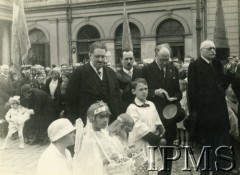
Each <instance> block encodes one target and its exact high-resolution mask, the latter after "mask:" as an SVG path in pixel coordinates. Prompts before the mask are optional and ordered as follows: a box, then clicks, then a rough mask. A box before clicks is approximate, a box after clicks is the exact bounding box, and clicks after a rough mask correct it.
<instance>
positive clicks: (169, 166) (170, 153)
mask: <svg viewBox="0 0 240 175" xmlns="http://www.w3.org/2000/svg"><path fill="white" fill-rule="evenodd" d="M166 146H173V141H168V140H167V144H166ZM161 153H162V150H161ZM172 157H173V149H169V150H167V158H172ZM167 169H170V170H169V171H160V172H158V175H171V170H172V161H168V162H167Z"/></svg>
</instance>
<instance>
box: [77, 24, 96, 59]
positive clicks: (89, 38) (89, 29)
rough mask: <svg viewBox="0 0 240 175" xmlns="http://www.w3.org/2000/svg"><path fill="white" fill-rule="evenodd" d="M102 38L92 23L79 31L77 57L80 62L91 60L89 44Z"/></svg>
mask: <svg viewBox="0 0 240 175" xmlns="http://www.w3.org/2000/svg"><path fill="white" fill-rule="evenodd" d="M99 40H100V33H99V32H98V30H97V29H96V28H95V27H94V26H92V25H85V26H83V27H82V28H81V29H80V30H79V31H78V35H77V54H78V56H77V59H78V62H85V61H87V60H89V56H88V51H89V46H90V45H91V44H92V43H93V42H95V41H99Z"/></svg>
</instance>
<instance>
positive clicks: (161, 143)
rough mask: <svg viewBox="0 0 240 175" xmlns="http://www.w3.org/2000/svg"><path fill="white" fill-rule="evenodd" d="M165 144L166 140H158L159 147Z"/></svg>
mask: <svg viewBox="0 0 240 175" xmlns="http://www.w3.org/2000/svg"><path fill="white" fill-rule="evenodd" d="M166 144H167V140H166V139H164V138H162V139H161V140H160V142H159V144H158V145H159V146H164V145H166Z"/></svg>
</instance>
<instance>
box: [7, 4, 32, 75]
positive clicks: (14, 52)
mask: <svg viewBox="0 0 240 175" xmlns="http://www.w3.org/2000/svg"><path fill="white" fill-rule="evenodd" d="M30 48H31V43H30V39H29V35H28V29H27V23H26V18H25V14H24V7H23V2H22V0H13V18H12V45H11V56H12V63H13V65H14V67H16V68H17V69H19V68H20V65H22V64H25V63H26V60H27V55H28V50H29V49H30ZM19 70H20V69H19Z"/></svg>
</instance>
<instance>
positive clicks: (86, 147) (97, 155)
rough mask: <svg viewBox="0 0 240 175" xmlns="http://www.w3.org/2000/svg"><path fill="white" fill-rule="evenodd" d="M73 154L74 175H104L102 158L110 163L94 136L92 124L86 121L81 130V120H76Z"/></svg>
mask: <svg viewBox="0 0 240 175" xmlns="http://www.w3.org/2000/svg"><path fill="white" fill-rule="evenodd" d="M74 151H75V154H74V157H73V174H74V175H83V174H84V175H106V174H107V173H106V170H105V169H104V166H103V163H104V162H103V158H102V156H103V155H104V156H105V158H106V159H107V160H108V161H110V158H109V157H108V155H107V154H106V152H105V151H104V149H103V148H102V145H101V144H100V142H99V140H98V138H97V136H96V134H95V133H94V131H93V128H92V123H91V122H90V121H89V119H88V120H87V125H86V126H85V128H83V123H82V120H81V119H80V118H79V119H77V120H76V139H75V148H74Z"/></svg>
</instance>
